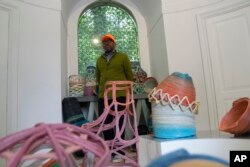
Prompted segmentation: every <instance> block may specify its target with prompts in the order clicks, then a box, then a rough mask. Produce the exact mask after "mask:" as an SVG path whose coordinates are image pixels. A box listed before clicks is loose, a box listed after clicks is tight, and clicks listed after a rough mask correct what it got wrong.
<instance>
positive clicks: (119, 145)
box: [82, 81, 139, 166]
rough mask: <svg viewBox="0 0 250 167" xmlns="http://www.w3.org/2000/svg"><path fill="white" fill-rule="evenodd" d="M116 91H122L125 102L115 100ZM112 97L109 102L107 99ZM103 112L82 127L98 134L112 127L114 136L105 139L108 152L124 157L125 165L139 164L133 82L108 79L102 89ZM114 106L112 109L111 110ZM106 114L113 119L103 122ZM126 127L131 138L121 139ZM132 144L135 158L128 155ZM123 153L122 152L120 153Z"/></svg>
mask: <svg viewBox="0 0 250 167" xmlns="http://www.w3.org/2000/svg"><path fill="white" fill-rule="evenodd" d="M117 91H123V92H124V93H125V95H126V102H125V103H120V102H117V101H116V97H117ZM110 98H111V99H112V102H111V103H110V104H109V103H108V100H109V99H110ZM104 105H105V108H104V112H103V113H102V114H101V115H100V117H99V118H97V119H96V120H95V121H93V122H90V123H87V124H84V125H83V126H82V128H84V129H88V130H90V131H92V132H95V133H96V134H98V135H100V134H101V133H102V132H103V131H105V130H108V129H114V131H115V137H114V139H112V140H109V141H106V142H107V143H108V146H109V147H110V153H111V154H112V153H113V154H115V155H119V156H120V157H121V158H123V159H124V163H123V164H119V165H121V166H122V165H125V166H139V164H138V141H139V135H138V130H137V123H136V112H135V104H134V97H133V82H131V81H109V82H107V83H106V84H105V91H104ZM118 105H122V106H125V107H124V108H125V109H124V110H122V111H117V108H118ZM112 108H114V110H112ZM108 114H110V115H112V116H113V117H114V119H113V121H112V122H111V123H109V124H105V119H106V118H107V116H108ZM122 117H123V118H124V119H123V124H122V126H120V127H119V120H120V119H121V118H122ZM126 126H127V127H128V128H127V129H126V131H127V132H128V131H129V133H130V134H132V138H131V139H123V138H122V137H121V136H122V134H123V133H124V132H125V127H126ZM132 145H135V146H136V150H137V155H136V157H135V158H133V157H129V156H128V148H129V147H130V146H132ZM121 152H122V153H124V155H123V154H121Z"/></svg>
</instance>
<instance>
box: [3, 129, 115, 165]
mask: <svg viewBox="0 0 250 167" xmlns="http://www.w3.org/2000/svg"><path fill="white" fill-rule="evenodd" d="M44 150H47V151H44ZM79 150H82V151H83V152H86V153H92V155H95V162H93V163H94V165H93V166H95V167H106V166H107V163H108V161H109V160H110V157H109V155H110V154H109V148H108V146H107V145H106V143H105V141H104V140H103V139H102V138H100V137H99V136H97V135H96V134H94V133H91V132H89V131H87V130H85V129H82V128H80V127H77V126H74V125H70V124H37V125H36V126H35V127H33V128H30V129H26V130H22V131H19V132H17V133H14V134H11V135H8V136H6V137H3V138H1V139H0V156H1V157H4V158H5V159H6V161H7V167H17V166H22V165H24V164H25V163H27V162H31V161H32V160H33V161H38V162H40V163H42V162H44V161H51V160H56V161H57V162H59V164H60V166H61V167H73V166H76V164H75V162H74V160H73V156H72V153H74V152H76V151H79ZM83 164H84V162H83ZM26 165H27V164H26ZM35 166H39V165H35Z"/></svg>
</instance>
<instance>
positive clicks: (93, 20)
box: [78, 2, 140, 75]
mask: <svg viewBox="0 0 250 167" xmlns="http://www.w3.org/2000/svg"><path fill="white" fill-rule="evenodd" d="M106 33H111V34H113V35H114V36H115V37H116V41H117V46H116V49H117V50H119V51H121V52H124V53H126V54H127V55H128V56H129V58H130V60H131V62H139V61H140V59H139V51H138V31H137V25H136V22H135V19H134V18H133V15H132V14H131V12H130V11H129V10H128V9H126V8H125V7H123V6H121V5H119V4H117V3H114V2H97V3H94V4H92V5H90V6H88V7H87V8H86V9H85V10H84V11H83V12H82V13H81V15H80V17H79V20H78V73H79V74H81V75H85V72H86V69H87V67H88V66H95V62H96V60H97V57H98V56H100V54H101V53H102V49H101V44H100V41H99V39H100V38H101V36H102V35H104V34H106Z"/></svg>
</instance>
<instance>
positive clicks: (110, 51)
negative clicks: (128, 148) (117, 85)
mask: <svg viewBox="0 0 250 167" xmlns="http://www.w3.org/2000/svg"><path fill="white" fill-rule="evenodd" d="M101 42H102V47H103V50H104V53H103V54H102V55H101V56H100V57H99V58H98V59H97V61H96V81H97V83H98V88H99V89H98V98H99V99H98V110H99V115H101V114H102V113H103V111H104V107H105V106H104V98H103V96H104V86H105V83H106V82H107V81H124V80H131V81H132V80H133V73H132V69H131V63H130V60H129V58H128V56H127V55H126V54H124V53H121V52H117V51H116V49H115V46H116V40H115V37H114V36H113V35H112V34H106V35H104V36H103V37H102V38H101ZM110 101H111V100H110ZM117 101H118V102H121V103H124V102H125V101H126V98H125V94H124V93H123V92H117ZM123 109H124V106H118V111H120V110H123ZM112 120H113V116H111V115H108V116H107V118H106V120H105V124H108V123H111V122H112ZM122 123H123V119H121V120H120V125H121V124H122ZM103 135H104V139H105V140H112V139H113V138H114V136H115V133H114V131H113V129H110V130H106V131H104V132H103ZM123 137H124V136H123Z"/></svg>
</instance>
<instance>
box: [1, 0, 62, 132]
mask: <svg viewBox="0 0 250 167" xmlns="http://www.w3.org/2000/svg"><path fill="white" fill-rule="evenodd" d="M0 5H2V6H6V7H7V8H8V9H9V10H10V17H9V23H10V27H9V29H10V30H11V31H10V34H9V36H10V39H11V42H10V43H9V46H8V47H9V58H8V59H9V62H8V65H9V66H10V67H11V68H9V69H8V77H9V78H10V79H9V81H8V85H9V88H8V90H9V91H8V102H7V103H8V111H7V112H8V133H10V132H13V131H16V130H20V129H24V128H28V127H31V126H33V125H34V124H36V123H38V122H61V120H62V117H61V31H60V30H61V28H60V27H61V21H60V20H61V3H60V0H46V1H44V0H36V1H34V0H20V1H18V0H3V1H1V2H0Z"/></svg>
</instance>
